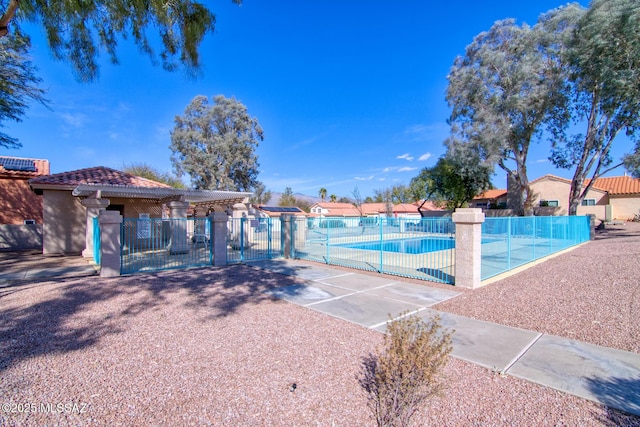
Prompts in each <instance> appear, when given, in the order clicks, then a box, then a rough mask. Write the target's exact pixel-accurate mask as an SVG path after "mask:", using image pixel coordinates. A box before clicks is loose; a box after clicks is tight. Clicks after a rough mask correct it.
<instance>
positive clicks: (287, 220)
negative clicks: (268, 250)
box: [280, 215, 293, 259]
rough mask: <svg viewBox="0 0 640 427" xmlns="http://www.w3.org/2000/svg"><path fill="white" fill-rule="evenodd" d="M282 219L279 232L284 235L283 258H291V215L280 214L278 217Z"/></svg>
mask: <svg viewBox="0 0 640 427" xmlns="http://www.w3.org/2000/svg"><path fill="white" fill-rule="evenodd" d="M280 218H281V219H282V227H281V232H282V235H283V236H284V244H283V245H282V246H283V248H284V258H285V259H289V258H291V223H292V221H291V220H292V218H293V215H282V216H281V217H280Z"/></svg>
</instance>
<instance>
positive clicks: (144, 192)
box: [72, 184, 252, 212]
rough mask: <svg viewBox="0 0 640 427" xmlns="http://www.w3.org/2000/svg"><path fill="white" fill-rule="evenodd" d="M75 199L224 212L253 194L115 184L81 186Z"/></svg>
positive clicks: (77, 188)
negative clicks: (141, 201)
mask: <svg viewBox="0 0 640 427" xmlns="http://www.w3.org/2000/svg"><path fill="white" fill-rule="evenodd" d="M72 194H73V195H74V196H75V197H80V198H91V199H102V198H109V197H122V198H132V199H144V200H150V201H155V202H159V203H168V202H187V203H193V204H195V205H196V206H198V207H206V208H207V209H210V210H211V211H215V212H223V211H226V210H227V209H230V208H231V207H232V206H233V205H234V204H236V203H242V202H243V200H244V199H246V198H247V197H249V196H251V194H252V193H247V192H240V191H218V190H188V189H179V188H162V187H134V186H128V185H126V186H125V185H112V184H80V185H78V186H77V187H76V188H75V189H74V190H73V192H72Z"/></svg>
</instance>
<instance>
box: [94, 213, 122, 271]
mask: <svg viewBox="0 0 640 427" xmlns="http://www.w3.org/2000/svg"><path fill="white" fill-rule="evenodd" d="M98 221H100V276H101V277H115V276H119V275H120V227H121V224H122V215H120V213H119V212H117V211H100V214H99V216H98Z"/></svg>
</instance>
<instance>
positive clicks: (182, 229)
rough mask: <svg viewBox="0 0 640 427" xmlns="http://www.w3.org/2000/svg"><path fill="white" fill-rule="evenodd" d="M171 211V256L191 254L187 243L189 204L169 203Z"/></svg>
mask: <svg viewBox="0 0 640 427" xmlns="http://www.w3.org/2000/svg"><path fill="white" fill-rule="evenodd" d="M168 206H169V209H170V210H171V242H170V243H169V253H170V254H172V255H173V254H184V253H187V252H189V243H188V242H187V208H188V207H189V202H178V201H173V202H169V203H168Z"/></svg>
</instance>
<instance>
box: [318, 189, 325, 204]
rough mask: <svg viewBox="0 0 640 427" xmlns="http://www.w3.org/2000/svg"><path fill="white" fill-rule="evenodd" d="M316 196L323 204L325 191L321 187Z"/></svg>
mask: <svg viewBox="0 0 640 427" xmlns="http://www.w3.org/2000/svg"><path fill="white" fill-rule="evenodd" d="M318 195H319V196H320V200H321V201H322V202H323V203H324V199H326V198H327V189H326V188H324V187H322V188H321V189H320V190H319V191H318Z"/></svg>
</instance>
